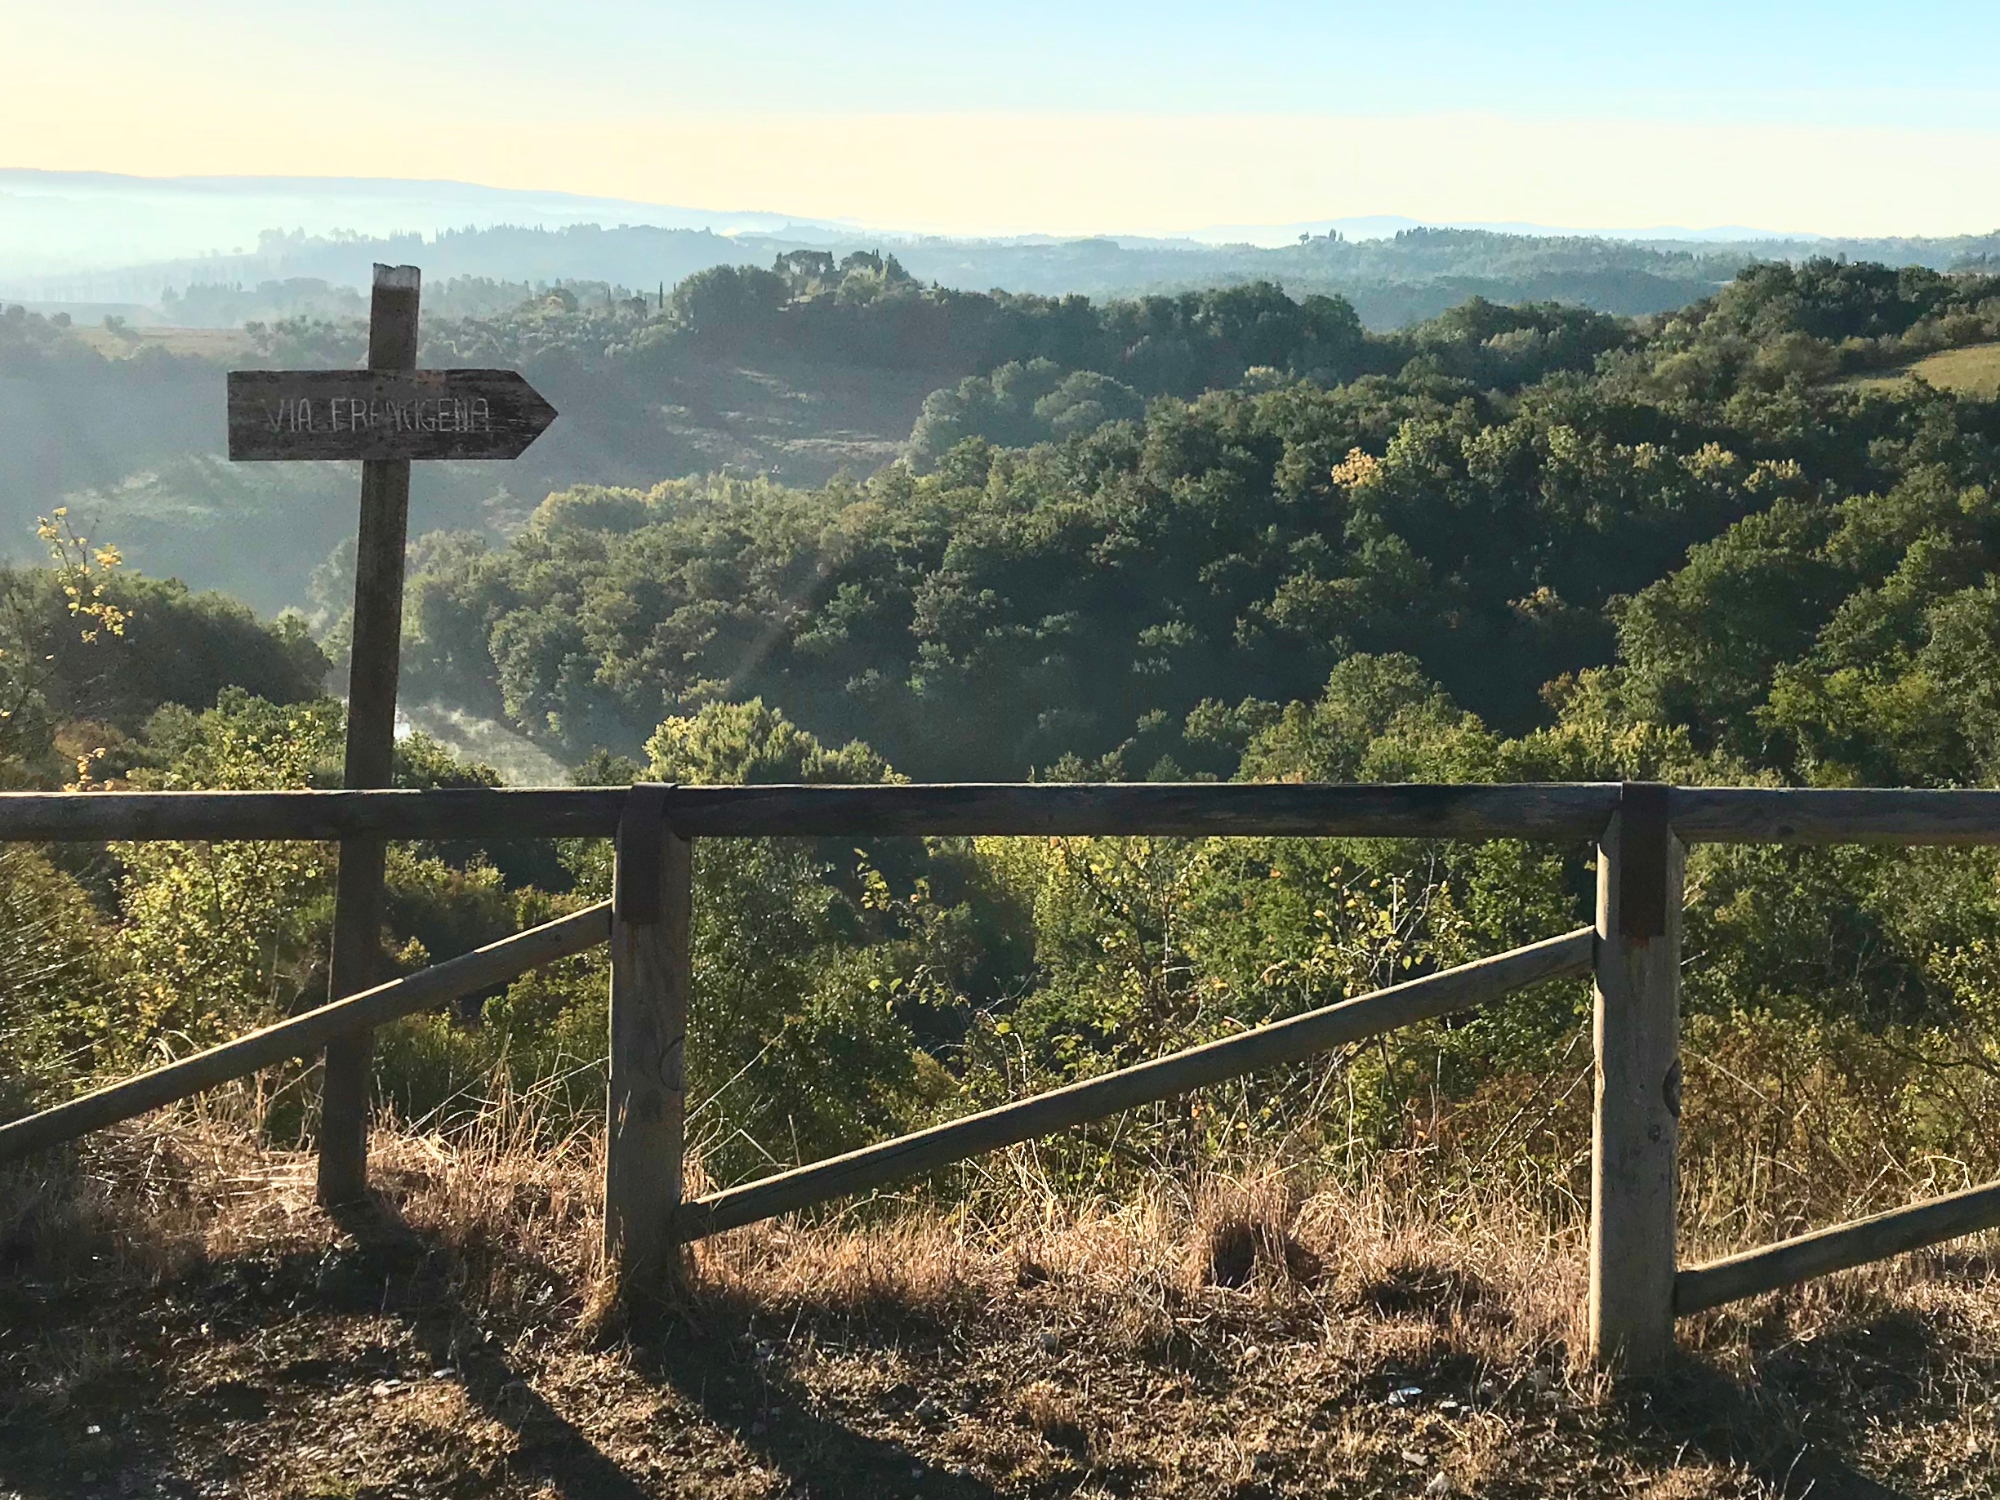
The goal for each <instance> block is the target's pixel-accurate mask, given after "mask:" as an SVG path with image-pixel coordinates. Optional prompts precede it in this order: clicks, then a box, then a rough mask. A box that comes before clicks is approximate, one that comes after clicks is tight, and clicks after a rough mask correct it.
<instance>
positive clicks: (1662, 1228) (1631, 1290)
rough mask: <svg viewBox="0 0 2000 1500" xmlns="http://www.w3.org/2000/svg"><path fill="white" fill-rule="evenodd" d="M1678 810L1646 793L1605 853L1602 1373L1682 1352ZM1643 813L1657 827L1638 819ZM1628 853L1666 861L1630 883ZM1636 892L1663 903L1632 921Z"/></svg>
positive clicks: (1599, 1189) (1594, 1337)
mask: <svg viewBox="0 0 2000 1500" xmlns="http://www.w3.org/2000/svg"><path fill="white" fill-rule="evenodd" d="M1666 814H1667V801H1666V799H1665V798H1664V797H1657V796H1648V797H1640V798H1635V799H1634V800H1633V803H1632V804H1631V805H1630V806H1628V807H1627V808H1626V809H1624V810H1622V811H1621V812H1620V813H1619V814H1618V816H1617V817H1616V818H1614V819H1613V820H1612V823H1611V826H1610V827H1609V828H1608V829H1607V830H1606V831H1605V835H1604V839H1603V841H1602V842H1601V843H1600V844H1599V846H1598V855H1597V964H1596V969H1595V973H1594V976H1593V977H1594V980H1595V983H1594V989H1593V996H1592V1001H1593V1011H1594V1023H1593V1024H1594V1033H1595V1046H1596V1072H1597V1093H1596V1103H1595V1112H1594V1119H1593V1128H1592V1136H1591V1197H1590V1314H1589V1323H1590V1351H1591V1358H1592V1359H1593V1361H1594V1362H1596V1363H1597V1364H1598V1365H1599V1366H1600V1367H1601V1368H1607V1369H1616V1370H1621V1371H1623V1372H1625V1373H1627V1374H1635V1375H1636V1374H1647V1373H1650V1372H1652V1371H1655V1370H1657V1369H1659V1368H1660V1367H1661V1365H1662V1364H1664V1363H1665V1361H1666V1358H1667V1356H1668V1354H1669V1353H1670V1352H1671V1351H1672V1348H1673V1329H1674V1320H1673V1296H1674V1208H1675V1192H1676V1188H1677V1185H1678V1177H1677V1167H1676V1162H1677V1157H1678V1152H1679V1144H1680V1107H1681V1104H1680V1094H1681V1069H1680V949H1681V887H1682V880H1683V871H1684V867H1685V858H1684V853H1683V848H1682V845H1681V843H1680V841H1679V840H1678V839H1676V838H1674V837H1672V835H1671V834H1670V833H1668V831H1667V827H1666ZM1642 820H1644V821H1646V822H1650V823H1651V824H1652V825H1653V826H1651V827H1646V826H1635V825H1640V824H1641V823H1642ZM1628 851H1629V854H1630V855H1636V856H1638V857H1642V858H1650V859H1652V860H1655V861H1657V862H1658V863H1659V864H1660V866H1661V868H1659V869H1658V870H1655V871H1653V872H1651V873H1650V874H1648V875H1647V876H1645V877H1644V878H1641V879H1636V880H1635V879H1630V878H1628V872H1627V871H1626V870H1625V869H1624V863H1625V860H1626V859H1627V858H1628V857H1629V856H1628ZM1632 892H1640V893H1643V895H1644V897H1645V899H1647V900H1648V901H1649V902H1656V903H1657V909H1656V910H1653V911H1648V912H1645V913H1633V914H1630V915H1631V917H1632V920H1628V919H1627V918H1628V914H1627V913H1626V912H1625V911H1624V910H1623V902H1624V899H1625V897H1626V896H1627V895H1628V894H1630V893H1632ZM1634 929H1637V930H1636V931H1635V930H1634ZM1662 929H1663V930H1662Z"/></svg>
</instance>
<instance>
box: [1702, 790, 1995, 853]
mask: <svg viewBox="0 0 2000 1500" xmlns="http://www.w3.org/2000/svg"><path fill="white" fill-rule="evenodd" d="M1672 802H1673V824H1674V832H1675V833H1676V834H1678V835H1679V836H1680V838H1681V839H1682V841H1683V842H1687V843H1730V844H1960V845H1966V844H2000V792H1988V791H1974V790H1957V789H1952V790H1945V791H1924V790H1917V789H1911V788H1903V787H1855V788H1851V789H1842V790H1837V791H1821V790H1818V789H1816V788H1794V787H1687V786H1682V787H1675V788H1674V790H1673V798H1672Z"/></svg>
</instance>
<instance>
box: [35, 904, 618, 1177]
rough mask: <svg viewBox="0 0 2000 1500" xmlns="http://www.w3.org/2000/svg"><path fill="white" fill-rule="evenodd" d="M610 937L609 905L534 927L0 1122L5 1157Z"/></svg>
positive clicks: (304, 1051) (54, 1142) (69, 1136)
mask: <svg viewBox="0 0 2000 1500" xmlns="http://www.w3.org/2000/svg"><path fill="white" fill-rule="evenodd" d="M610 936H611V904H610V903H609V902H608V901H607V902H602V903H600V904H598V905H596V906H591V907H587V908H585V909H584V910H583V911H580V912H577V913H575V914H574V915H571V916H567V917H561V918H559V919H557V920H556V921H553V922H546V923H544V924H543V925H541V926H540V927H531V928H529V929H528V930H527V931H526V932H518V933H515V934H514V935H513V936H512V937H506V938H502V939H500V941H498V942H496V943H489V944H487V945H486V946H485V947H484V948H478V949H475V950H474V951H472V952H471V953H467V954H464V955H462V956H460V957H458V958H451V959H446V960H445V961H444V962H443V963H441V964H434V965H432V966H431V967H430V968H428V969H420V970H418V971H417V972H416V973H415V974H410V975H406V976H404V977H403V978H401V979H392V980H390V981H389V982H388V983H387V984H383V985H378V986H376V987H375V988H374V989H371V990H367V991H365V992H363V993H362V994H359V995H350V996H348V997H347V998H345V999H343V1000H336V1001H333V1002H332V1003H331V1004H328V1005H323V1006H321V1007H320V1008H319V1009H318V1010H311V1011H307V1012H306V1013H305V1014H304V1015H301V1016H293V1017H291V1018H290V1019H289V1020H284V1021H280V1022H278V1023H276V1024H275V1025H272V1026H267V1027H265V1028H264V1029H263V1030H262V1031H253V1032H252V1033H250V1035H248V1036H244V1037H238V1038H237V1039H236V1040H235V1041H232V1042H224V1043H223V1044H222V1045H221V1046H219V1047H211V1048H209V1049H208V1050H207V1051H206V1052H197V1053H195V1054H194V1055H193V1056H192V1057H184V1058H182V1059H181V1060H180V1061H178V1062H173V1063H169V1064H167V1065H166V1066H165V1067H163V1068H155V1069H154V1070H153V1071H151V1072H150V1073H141V1074H140V1075H139V1076H138V1077H136V1078H127V1079H125V1080H124V1081H122V1082H120V1083H113V1084H108V1085H106V1086H105V1087H104V1088H101V1089H98V1090H97V1091H96V1092H94V1093H89V1094H85V1095H83V1096H82V1097H81V1098H78V1099H72V1100H70V1101H69V1102H68V1103H66V1104H58V1105H56V1106H54V1107H53V1108H51V1109H45V1110H43V1111H42V1112H41V1113H40V1114H34V1115H29V1116H27V1117H26V1118H25V1119H20V1120H15V1121H12V1122H10V1123H9V1124H6V1125H0V1161H7V1160H12V1159H13V1158H15V1157H18V1156H23V1155H26V1154H27V1153H28V1152H31V1151H40V1150H42V1149H44V1148H46V1147H49V1146H54V1145H57V1144H59V1143H61V1142H63V1141H68V1140H73V1139H75V1138H76V1137H77V1136H80V1135H83V1134H86V1133H87V1132H89V1131H92V1130H99V1129H102V1128H103V1127H104V1126H106V1125H113V1124H116V1123H117V1122H118V1121H120V1120H129V1119H131V1118H132V1117H133V1116H135V1115H142V1114H145V1113H146V1112H147V1111H148V1110H154V1109H158V1108H160V1107H161V1106H162V1105H166V1104H171V1103H173V1102H174V1101H175V1100H177V1099H185V1098H186V1097H188V1095H190V1094H196V1093H199V1092H201V1091H202V1090H203V1089H207V1088H213V1087H215V1085H217V1084H219V1083H226V1082H228V1081H229V1080H230V1079H232V1078H240V1077H242V1076H243V1075H244V1074H246V1073H254V1072H256V1071H257V1070H258V1069H259V1068H265V1067H269V1066H270V1065H271V1064H273V1063H279V1062H284V1061H286V1060H287V1059H289V1058H294V1057H310V1056H311V1055H312V1054H313V1053H315V1052H317V1051H318V1050H319V1049H320V1048H321V1047H323V1046H325V1045H326V1043H327V1041H328V1039H330V1038H332V1037H334V1036H337V1035H339V1034H340V1033H341V1032H343V1031H346V1030H349V1029H351V1028H352V1027H354V1026H356V1025H366V1026H380V1025H382V1024H384V1023H385V1022H388V1021H393V1020H396V1019H397V1018H399V1017H401V1016H407V1015H414V1014H415V1013H416V1012H418V1011H420V1010H430V1009H432V1008H434V1007H436V1006H439V1005H443V1004H445V1003H447V1002H448V1001H452V1000H456V999H457V998H459V997H460V996H461V995H469V994H472V993H473V992H474V991H476V990H483V989H486V988H488V987H489V986H491V985H496V984H504V983H506V982H507V981H508V980H510V979H512V978H514V977H515V976H516V975H518V974H525V973H526V972H527V971H528V970H530V969H534V968H539V967H541V966H542V965H543V964H549V963H554V962H555V961H556V960H557V959H561V958H568V957H570V956H571V955H572V954H576V953H581V952H583V951H584V950H585V949H587V948H592V947H595V946H596V945H597V944H599V943H602V942H605V941H607V940H608V939H609V938H610Z"/></svg>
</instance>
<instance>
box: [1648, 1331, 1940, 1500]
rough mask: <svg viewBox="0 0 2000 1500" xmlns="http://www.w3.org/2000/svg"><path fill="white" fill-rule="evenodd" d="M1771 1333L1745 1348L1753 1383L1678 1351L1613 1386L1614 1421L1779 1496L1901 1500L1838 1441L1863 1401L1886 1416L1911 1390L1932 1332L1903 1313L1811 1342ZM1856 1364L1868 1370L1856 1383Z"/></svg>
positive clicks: (1918, 1383) (1917, 1392) (1848, 1437)
mask: <svg viewBox="0 0 2000 1500" xmlns="http://www.w3.org/2000/svg"><path fill="white" fill-rule="evenodd" d="M1776 1335H1777V1330H1775V1329H1774V1336H1773V1337H1772V1338H1771V1339H1769V1340H1767V1341H1764V1342H1763V1347H1761V1348H1759V1349H1758V1352H1757V1353H1756V1355H1755V1356H1754V1365H1753V1369H1754V1372H1755V1380H1754V1382H1752V1383H1747V1384H1746V1383H1743V1382H1740V1381H1738V1380H1736V1379H1734V1378H1732V1377H1731V1376H1730V1375H1729V1374H1728V1373H1727V1372H1726V1371H1723V1370H1721V1369H1719V1368H1718V1367H1717V1366H1715V1365H1714V1364H1712V1363H1710V1362H1709V1361H1707V1360H1705V1359H1702V1358H1700V1357H1698V1356H1694V1355H1682V1356H1680V1357H1678V1358H1676V1359H1675V1360H1674V1362H1673V1364H1672V1366H1671V1367H1670V1368H1669V1370H1668V1371H1667V1372H1666V1373H1665V1374H1663V1375H1662V1376H1660V1377H1659V1378H1657V1379H1654V1380H1649V1381H1644V1382H1633V1383H1632V1384H1631V1385H1629V1386H1628V1387H1627V1388H1625V1389H1624V1390H1622V1391H1621V1392H1620V1393H1619V1400H1620V1406H1621V1417H1622V1420H1623V1421H1624V1422H1625V1423H1626V1424H1627V1425H1628V1427H1629V1429H1630V1430H1631V1432H1632V1435H1633V1436H1634V1437H1635V1438H1639V1439H1642V1440H1645V1439H1651V1440H1653V1441H1655V1442H1660V1441H1664V1442H1667V1443H1671V1444H1673V1445H1674V1446H1675V1447H1676V1448H1677V1449H1686V1450H1691V1451H1694V1452H1698V1453H1700V1454H1702V1455H1703V1456H1704V1457H1705V1458H1707V1459H1709V1460H1710V1461H1711V1462H1714V1463H1718V1464H1725V1465H1740V1466H1741V1467H1743V1468H1745V1469H1748V1470H1749V1471H1750V1472H1751V1473H1753V1474H1755V1475H1756V1476H1757V1477H1758V1478H1759V1479H1760V1480H1762V1481H1763V1482H1764V1483H1766V1484H1768V1485H1770V1486H1771V1487H1772V1489H1773V1490H1774V1491H1775V1492H1776V1493H1777V1494H1778V1495H1780V1496H1782V1497H1784V1500H1805V1497H1806V1496H1811V1497H1812V1500H1912V1497H1911V1496H1909V1495H1908V1494H1906V1492H1904V1491H1902V1490H1899V1489H1896V1488H1894V1487H1893V1486H1891V1485H1888V1484H1885V1483H1883V1482H1882V1481H1881V1480H1879V1479H1876V1478H1874V1477H1873V1476H1871V1475H1869V1474H1867V1473H1865V1472H1864V1471H1863V1470H1861V1469H1860V1468H1858V1467H1857V1466H1856V1464H1855V1462H1854V1460H1853V1459H1852V1458H1851V1457H1849V1456H1848V1453H1847V1451H1846V1450H1847V1449H1849V1447H1850V1445H1851V1441H1852V1437H1853V1435H1854V1433H1855V1432H1857V1431H1858V1430H1859V1429H1860V1426H1861V1423H1860V1422H1859V1421H1858V1420H1857V1418H1859V1417H1860V1416H1861V1415H1863V1409H1865V1414H1866V1415H1867V1416H1869V1417H1875V1418H1889V1417H1894V1416H1895V1415H1896V1413H1897V1412H1898V1411H1899V1410H1901V1409H1904V1408H1906V1407H1908V1406H1910V1405H1911V1404H1913V1403H1915V1402H1917V1401H1919V1400H1920V1399H1921V1397H1922V1390H1923V1380H1924V1373H1925V1371H1926V1370H1927V1369H1928V1368H1929V1366H1930V1365H1931V1364H1932V1363H1933V1362H1934V1359H1935V1357H1936V1354H1937V1339H1936V1336H1935V1335H1934V1334H1933V1333H1932V1332H1931V1330H1929V1329H1928V1328H1926V1327H1925V1326H1924V1325H1923V1323H1922V1322H1921V1321H1920V1320H1918V1319H1916V1318H1915V1317H1913V1316H1911V1315H1910V1314H1908V1313H1903V1312H1893V1313H1886V1314H1884V1315H1883V1316H1880V1317H1877V1318H1874V1319H1870V1320H1868V1321H1866V1322H1862V1323H1857V1324H1854V1325H1852V1326H1850V1327H1848V1328H1845V1329H1843V1330H1841V1331H1840V1332H1838V1333H1837V1334H1834V1335H1832V1336H1830V1337H1828V1338H1826V1339H1824V1340H1819V1341H1815V1347H1812V1348H1807V1347H1806V1346H1804V1345H1802V1344H1800V1343H1799V1342H1798V1341H1796V1340H1794V1339H1791V1338H1787V1337H1779V1336H1776ZM1856 1369H1867V1370H1872V1371H1874V1372H1875V1374H1874V1377H1873V1378H1872V1379H1871V1380H1869V1381H1868V1382H1867V1384H1866V1385H1865V1387H1862V1388H1860V1389H1857V1388H1856V1386H1855V1384H1854V1383H1853V1380H1852V1375H1851V1372H1852V1371H1854V1370H1856ZM1835 1371H1846V1372H1850V1373H1849V1374H1847V1375H1846V1376H1837V1375H1835V1373H1834V1372H1835Z"/></svg>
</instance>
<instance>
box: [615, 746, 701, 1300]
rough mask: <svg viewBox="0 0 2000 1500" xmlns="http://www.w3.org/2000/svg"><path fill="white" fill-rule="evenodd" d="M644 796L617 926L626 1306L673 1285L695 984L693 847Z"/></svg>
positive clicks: (623, 868) (619, 1285)
mask: <svg viewBox="0 0 2000 1500" xmlns="http://www.w3.org/2000/svg"><path fill="white" fill-rule="evenodd" d="M635 790H637V789H635ZM644 790H645V791H646V792H647V793H650V794H651V795H648V796H643V797H634V799H633V801H632V805H631V809H630V811H629V812H628V814H627V817H626V821H625V824H624V826H623V827H622V828H621V829H620V830H619V838H618V864H619V870H618V876H617V882H618V886H619V898H614V901H613V919H612V927H611V1024H610V1033H611V1034H610V1050H611V1076H610V1087H609V1098H608V1100H607V1119H606V1138H605V1152H604V1258H605V1265H606V1267H607V1268H608V1269H609V1271H610V1273H611V1275H612V1277H613V1279H614V1284H615V1289H616V1295H617V1296H618V1297H619V1298H620V1299H621V1300H626V1301H630V1300H631V1299H632V1298H634V1297H635V1296H637V1297H642V1298H643V1297H645V1296H647V1295H649V1294H652V1293H656V1292H658V1291H660V1290H663V1289H664V1285H665V1283H666V1282H667V1281H668V1280H670V1279H671V1272H672V1271H673V1269H674V1267H673V1265H672V1264H671V1262H672V1261H673V1260H674V1258H675V1257H674V1256H673V1253H672V1252H673V1249H674V1241H673V1240H672V1238H671V1227H672V1223H673V1216H674V1212H675V1211H676V1210H677V1209H678V1208H679V1207H680V1202H681V1170H682V1157H683V1153H684V1150H685V1128H686V1118H687V1026H688V994H689V990H690V988H691V986H692V984H693V954H692V949H691V948H690V946H689V943H690V928H691V918H692V910H693V890H694V887H693V868H694V866H693V859H692V851H691V849H690V847H689V845H688V842H687V841H686V840H685V839H681V838H677V837H675V836H674V834H673V831H672V830H671V829H669V828H667V826H666V824H665V821H664V819H663V817H662V808H663V805H664V803H663V797H662V795H661V794H664V793H665V791H666V790H667V789H666V788H665V787H659V786H654V787H648V788H645V789H644ZM640 864H643V865H644V866H645V867H646V870H645V873H644V874H643V875H639V876H637V878H636V879H635V878H634V876H635V871H634V869H633V868H631V867H634V866H637V865H640ZM635 894H638V895H642V896H643V897H644V899H642V900H635V899H634V896H635ZM621 898H622V899H621Z"/></svg>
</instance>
